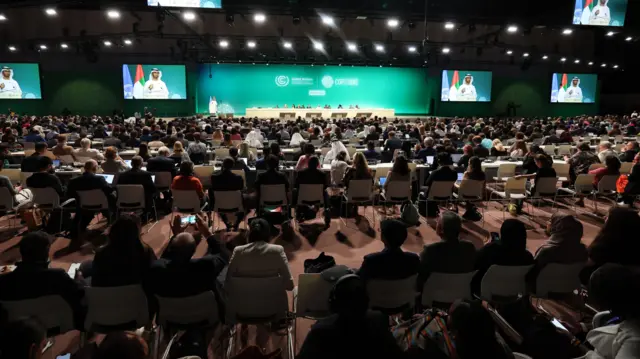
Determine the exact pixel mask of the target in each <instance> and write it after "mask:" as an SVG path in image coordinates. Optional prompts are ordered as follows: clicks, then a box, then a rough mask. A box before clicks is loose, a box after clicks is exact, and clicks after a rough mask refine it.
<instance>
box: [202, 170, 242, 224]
mask: <svg viewBox="0 0 640 359" xmlns="http://www.w3.org/2000/svg"><path fill="white" fill-rule="evenodd" d="M235 163H236V161H234V160H233V158H230V157H227V158H225V159H224V161H222V171H220V172H218V173H214V174H212V175H211V188H210V189H209V205H210V206H211V208H212V209H213V208H214V204H215V196H214V192H222V191H242V190H243V189H244V180H243V179H242V176H240V175H237V174H235V173H233V172H231V170H232V169H233V166H234V165H235ZM235 215H236V223H235V225H233V226H232V225H231V224H230V223H229V220H228V218H227V214H226V213H220V218H221V219H222V221H223V222H224V224H225V225H226V226H227V229H228V230H230V229H234V230H236V231H237V230H238V226H239V225H240V223H242V219H243V218H244V212H236V214H235Z"/></svg>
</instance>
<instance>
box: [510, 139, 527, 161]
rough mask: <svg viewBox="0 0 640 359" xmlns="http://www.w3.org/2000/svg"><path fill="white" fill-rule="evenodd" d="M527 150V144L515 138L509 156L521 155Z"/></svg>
mask: <svg viewBox="0 0 640 359" xmlns="http://www.w3.org/2000/svg"><path fill="white" fill-rule="evenodd" d="M528 152H529V151H528V150H527V145H526V144H525V143H524V140H516V142H514V144H513V146H512V147H511V157H523V156H524V155H526V154H527V153H528Z"/></svg>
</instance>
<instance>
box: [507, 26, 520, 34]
mask: <svg viewBox="0 0 640 359" xmlns="http://www.w3.org/2000/svg"><path fill="white" fill-rule="evenodd" d="M507 32H509V33H512V34H513V33H516V32H518V27H517V26H516V25H509V27H507Z"/></svg>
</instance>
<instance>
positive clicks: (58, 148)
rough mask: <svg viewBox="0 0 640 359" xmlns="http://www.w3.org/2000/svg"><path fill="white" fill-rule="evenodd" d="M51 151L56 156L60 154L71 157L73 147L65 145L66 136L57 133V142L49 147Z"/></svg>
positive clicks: (60, 155)
mask: <svg viewBox="0 0 640 359" xmlns="http://www.w3.org/2000/svg"><path fill="white" fill-rule="evenodd" d="M51 153H53V155H54V156H56V157H58V158H60V157H62V156H70V157H71V158H73V147H71V146H69V145H67V136H65V135H58V143H57V144H56V145H55V147H53V148H52V149H51Z"/></svg>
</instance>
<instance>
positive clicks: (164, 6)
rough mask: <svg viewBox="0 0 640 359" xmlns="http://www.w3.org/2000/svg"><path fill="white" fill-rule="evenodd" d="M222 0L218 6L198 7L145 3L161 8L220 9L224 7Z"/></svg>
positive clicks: (148, 5) (151, 6)
mask: <svg viewBox="0 0 640 359" xmlns="http://www.w3.org/2000/svg"><path fill="white" fill-rule="evenodd" d="M222 1H223V0H220V7H200V6H169V5H162V4H158V5H151V4H149V0H147V1H146V5H145V6H147V7H150V8H158V7H162V8H167V9H200V10H222V9H223V8H224V7H223V6H222V5H223V4H222Z"/></svg>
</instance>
